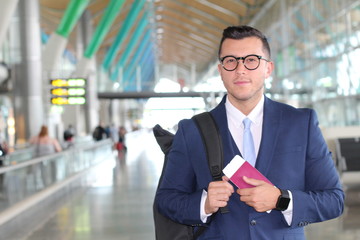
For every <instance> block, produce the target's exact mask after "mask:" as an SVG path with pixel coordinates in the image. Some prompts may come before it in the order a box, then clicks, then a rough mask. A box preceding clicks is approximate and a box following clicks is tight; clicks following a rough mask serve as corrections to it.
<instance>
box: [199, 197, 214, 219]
mask: <svg viewBox="0 0 360 240" xmlns="http://www.w3.org/2000/svg"><path fill="white" fill-rule="evenodd" d="M206 198H207V192H206V191H205V190H203V192H202V195H201V201H200V219H201V221H202V222H203V223H206V221H207V218H208V217H210V216H211V215H212V214H211V213H210V214H206V213H205V201H206Z"/></svg>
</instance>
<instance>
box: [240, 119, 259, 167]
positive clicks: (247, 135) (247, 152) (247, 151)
mask: <svg viewBox="0 0 360 240" xmlns="http://www.w3.org/2000/svg"><path fill="white" fill-rule="evenodd" d="M243 124H244V136H243V137H244V138H243V157H244V159H245V160H246V161H248V162H249V163H250V164H251V165H252V166H255V161H256V155H255V147H254V140H253V136H252V134H251V131H250V125H251V120H250V119H249V118H245V119H244V121H243Z"/></svg>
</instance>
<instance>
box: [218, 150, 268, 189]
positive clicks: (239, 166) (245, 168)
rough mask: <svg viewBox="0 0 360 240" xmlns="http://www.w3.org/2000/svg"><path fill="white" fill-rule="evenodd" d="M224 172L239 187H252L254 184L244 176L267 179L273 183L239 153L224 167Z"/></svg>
mask: <svg viewBox="0 0 360 240" xmlns="http://www.w3.org/2000/svg"><path fill="white" fill-rule="evenodd" d="M223 173H224V174H225V176H227V177H228V178H229V179H230V180H231V182H233V183H234V184H235V185H236V186H237V187H238V188H251V187H254V186H253V185H250V184H247V183H246V182H245V181H244V179H243V176H246V177H249V178H255V179H258V180H262V181H265V182H267V183H270V184H271V185H273V184H272V183H271V182H270V181H269V180H268V179H267V178H266V177H265V176H264V175H262V174H261V172H259V171H258V170H257V169H256V168H254V167H253V166H251V164H250V163H248V162H247V161H245V160H244V159H243V158H242V157H240V156H239V155H236V156H235V157H234V158H233V159H232V160H231V161H230V163H229V164H228V165H226V167H225V168H224V169H223Z"/></svg>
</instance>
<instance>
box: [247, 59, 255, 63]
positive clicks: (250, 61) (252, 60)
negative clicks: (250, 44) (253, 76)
mask: <svg viewBox="0 0 360 240" xmlns="http://www.w3.org/2000/svg"><path fill="white" fill-rule="evenodd" d="M246 62H248V63H252V62H256V58H246Z"/></svg>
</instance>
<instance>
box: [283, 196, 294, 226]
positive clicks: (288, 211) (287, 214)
mask: <svg viewBox="0 0 360 240" xmlns="http://www.w3.org/2000/svg"><path fill="white" fill-rule="evenodd" d="M288 192H289V197H290V202H289V206H288V208H287V209H286V210H285V211H282V214H283V215H284V218H285V220H286V222H287V224H288V225H289V226H291V223H292V217H293V199H292V193H291V191H289V190H288Z"/></svg>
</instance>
